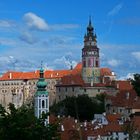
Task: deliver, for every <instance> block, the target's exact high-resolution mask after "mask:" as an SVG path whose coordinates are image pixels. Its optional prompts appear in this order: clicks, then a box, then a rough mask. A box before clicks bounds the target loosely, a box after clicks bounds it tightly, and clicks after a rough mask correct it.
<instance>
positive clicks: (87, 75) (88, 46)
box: [82, 19, 100, 84]
mask: <svg viewBox="0 0 140 140" xmlns="http://www.w3.org/2000/svg"><path fill="white" fill-rule="evenodd" d="M99 67H100V57H99V48H98V47H97V36H96V33H95V32H94V28H93V26H92V23H91V19H90V20H89V24H88V26H87V32H86V34H85V36H84V47H83V49H82V77H83V80H84V81H85V83H93V84H94V83H100V68H99Z"/></svg>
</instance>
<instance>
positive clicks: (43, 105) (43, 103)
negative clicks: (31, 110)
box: [42, 100, 45, 108]
mask: <svg viewBox="0 0 140 140" xmlns="http://www.w3.org/2000/svg"><path fill="white" fill-rule="evenodd" d="M44 107H45V101H44V100H42V108H44Z"/></svg>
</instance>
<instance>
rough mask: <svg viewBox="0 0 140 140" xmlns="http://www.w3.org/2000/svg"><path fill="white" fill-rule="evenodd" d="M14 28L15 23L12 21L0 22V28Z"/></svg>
mask: <svg viewBox="0 0 140 140" xmlns="http://www.w3.org/2000/svg"><path fill="white" fill-rule="evenodd" d="M12 26H15V23H14V22H13V21H9V20H0V27H5V28H8V27H12Z"/></svg>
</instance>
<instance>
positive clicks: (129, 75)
mask: <svg viewBox="0 0 140 140" xmlns="http://www.w3.org/2000/svg"><path fill="white" fill-rule="evenodd" d="M127 79H134V73H128V74H127V75H126V76H123V77H120V78H119V80H127Z"/></svg>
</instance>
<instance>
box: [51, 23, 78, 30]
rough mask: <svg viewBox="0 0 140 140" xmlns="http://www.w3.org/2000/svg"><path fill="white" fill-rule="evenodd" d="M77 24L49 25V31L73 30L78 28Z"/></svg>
mask: <svg viewBox="0 0 140 140" xmlns="http://www.w3.org/2000/svg"><path fill="white" fill-rule="evenodd" d="M78 27H79V25H78V24H55V25H50V29H53V30H66V29H75V28H78Z"/></svg>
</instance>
